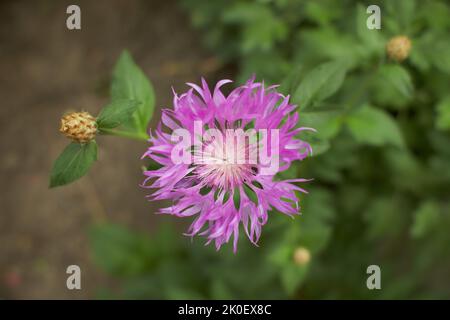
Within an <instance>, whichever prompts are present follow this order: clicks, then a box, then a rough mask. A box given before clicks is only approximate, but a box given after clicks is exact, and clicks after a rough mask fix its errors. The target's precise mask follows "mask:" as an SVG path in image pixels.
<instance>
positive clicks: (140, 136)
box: [100, 129, 148, 141]
mask: <svg viewBox="0 0 450 320" xmlns="http://www.w3.org/2000/svg"><path fill="white" fill-rule="evenodd" d="M100 132H101V133H104V134H110V135H113V136H119V137H124V138H129V139H135V140H140V141H147V140H148V135H146V134H145V133H141V132H131V131H121V130H114V129H101V130H100Z"/></svg>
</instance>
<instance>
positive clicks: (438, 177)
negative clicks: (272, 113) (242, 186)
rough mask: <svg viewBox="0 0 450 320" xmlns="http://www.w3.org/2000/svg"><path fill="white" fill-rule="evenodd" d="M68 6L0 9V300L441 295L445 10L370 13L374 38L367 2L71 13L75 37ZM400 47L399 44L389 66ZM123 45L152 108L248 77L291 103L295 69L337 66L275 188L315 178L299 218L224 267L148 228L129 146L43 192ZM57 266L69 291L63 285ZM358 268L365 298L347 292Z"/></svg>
mask: <svg viewBox="0 0 450 320" xmlns="http://www.w3.org/2000/svg"><path fill="white" fill-rule="evenodd" d="M70 4H75V3H74V2H72V1H50V0H39V1H20V0H18V1H12V0H3V1H0V15H1V18H2V19H1V21H0V95H1V98H2V106H1V107H0V124H1V125H0V130H1V138H0V141H1V144H0V146H1V164H0V172H1V177H2V182H3V184H2V189H3V190H1V192H0V194H1V195H0V199H1V202H0V203H1V205H2V210H1V211H2V212H1V213H0V298H7V299H23V298H27V299H39V298H42V299H48V298H53V299H54V298H64V299H80V298H92V299H94V298H125V299H128V298H137V299H144V298H150V299H152V298H158V299H177V298H191V299H229V298H236V299H239V298H246V299H265V298H274V299H330V298H342V299H409V298H418V299H431V298H434V299H448V298H450V249H449V245H450V233H449V232H448V230H449V227H450V207H449V205H450V204H449V201H450V197H449V195H450V191H449V190H450V133H449V130H450V93H449V83H450V81H449V80H450V4H448V2H446V1H438V0H424V1H414V0H398V1H376V4H377V5H379V6H380V8H381V26H382V29H381V30H368V29H367V28H366V19H367V18H368V16H369V14H367V13H366V8H367V7H368V5H369V4H375V3H374V2H373V1H370V2H364V1H352V0H344V1H339V2H338V1H333V0H316V1H306V0H256V1H245V0H215V1H209V0H169V1H143V0H132V1H131V0H130V1H125V0H123V1H119V0H110V1H106V0H101V1H76V4H77V5H79V6H80V8H81V25H82V29H81V30H78V31H77V30H74V31H70V30H68V29H67V28H66V18H67V16H68V15H67V14H66V8H67V6H68V5H70ZM399 35H404V36H407V37H408V38H409V39H410V41H411V43H412V47H411V50H409V51H408V52H407V53H406V55H405V57H403V58H402V59H394V57H393V56H392V55H391V56H388V55H387V54H386V52H385V47H386V44H387V43H388V41H389V40H390V39H391V38H392V37H395V36H399ZM123 49H128V50H129V51H130V53H131V54H132V55H133V57H134V59H135V61H136V63H137V64H138V65H139V66H140V67H141V68H142V70H143V71H144V72H145V74H146V75H147V76H148V77H149V79H150V80H151V81H152V83H153V86H154V88H155V91H156V106H157V107H158V108H162V107H170V106H171V101H172V91H171V87H172V86H173V87H174V88H175V90H176V91H177V92H182V91H183V90H185V88H186V86H185V85H184V83H185V82H198V81H199V80H200V77H201V76H204V77H205V78H206V79H207V81H208V83H209V84H210V85H213V84H214V83H215V82H216V81H217V80H218V79H222V78H230V79H235V80H236V82H237V83H238V84H239V83H242V82H243V81H244V80H245V79H246V78H248V77H249V76H250V75H251V74H256V75H257V78H258V80H264V81H265V82H266V83H277V84H282V86H281V88H280V90H281V91H283V92H284V93H286V94H291V95H292V97H293V100H294V101H295V99H296V95H297V94H298V90H297V88H298V86H299V84H300V83H301V82H302V80H303V79H304V78H305V75H307V74H308V73H309V72H310V71H311V70H313V69H314V68H315V67H317V66H318V65H320V64H321V63H324V62H328V61H336V60H339V61H345V62H346V63H347V64H348V65H349V70H348V72H347V74H346V77H345V79H344V80H343V83H342V86H341V87H340V88H339V89H338V90H337V92H336V94H334V95H333V96H331V97H330V98H328V99H327V100H326V101H325V102H323V103H321V104H320V105H317V106H315V108H314V109H313V110H312V111H311V110H310V111H305V112H301V113H300V123H301V125H305V126H312V127H314V128H316V129H318V131H319V132H318V134H317V135H315V136H314V137H305V139H309V141H310V142H311V143H312V144H313V148H314V151H315V155H314V157H311V158H309V159H307V160H305V161H303V162H302V163H298V164H296V165H295V166H293V167H291V168H290V169H289V171H288V172H284V173H282V174H281V177H282V178H287V177H289V178H292V177H304V178H314V181H313V182H312V183H309V184H308V185H307V186H306V189H308V191H309V192H310V193H309V194H308V195H307V196H304V197H302V200H301V204H302V212H303V215H302V216H299V217H297V218H296V219H295V220H292V219H290V218H288V217H286V216H284V215H282V214H280V213H278V212H273V213H272V214H271V215H270V218H269V222H268V224H267V225H266V226H265V228H264V229H263V233H262V237H261V241H260V246H259V247H254V246H253V245H251V244H249V243H248V241H247V240H246V239H245V238H244V236H241V238H240V243H239V250H238V253H237V254H233V252H232V248H230V246H225V247H223V248H222V249H221V251H220V252H216V251H215V249H214V248H213V247H212V246H208V247H205V246H203V244H204V239H201V238H195V239H194V240H193V241H190V239H189V238H186V237H185V236H183V235H182V232H183V230H185V228H186V227H187V226H188V225H189V222H190V221H188V220H186V221H182V220H180V219H175V218H172V217H168V216H161V215H154V213H155V212H156V210H157V208H158V206H162V205H164V204H161V203H151V202H147V201H146V200H145V197H144V196H145V194H146V191H145V190H142V189H141V188H140V187H139V186H138V184H139V183H140V182H141V180H142V174H141V167H142V165H143V163H142V161H141V160H140V156H141V155H142V153H143V152H144V151H145V148H146V145H145V143H141V142H137V141H131V140H126V139H121V138H116V137H100V138H99V139H98V140H97V142H98V144H99V161H98V162H97V163H96V164H95V165H94V166H93V168H92V169H91V171H90V173H89V174H88V175H87V176H85V177H83V178H82V179H80V180H78V181H77V182H75V183H73V184H70V185H68V186H64V187H60V188H56V189H52V190H50V189H48V178H49V172H50V169H51V166H52V163H53V161H54V160H55V159H56V157H57V156H58V154H59V153H60V152H61V151H62V149H63V148H64V146H65V145H66V144H67V140H66V139H65V138H64V137H63V136H62V135H60V134H59V133H58V127H59V119H60V117H61V115H62V114H64V113H65V112H66V111H69V110H80V109H82V110H87V111H89V112H91V113H92V114H96V113H97V112H98V111H99V110H100V108H101V107H102V106H103V105H104V104H105V103H106V102H107V100H108V88H109V82H110V79H111V72H112V69H113V66H114V63H115V61H116V60H117V58H118V56H119V55H120V53H121V52H122V50H123ZM404 49H405V48H403V49H402V48H400V49H399V50H404ZM395 60H398V61H395ZM298 104H299V105H300V106H301V101H298ZM158 120H159V113H158V112H156V113H155V115H154V116H153V119H152V121H151V124H150V127H152V126H154V125H155V124H156V123H157V121H158ZM241 234H242V233H241ZM72 264H75V265H79V266H80V268H81V271H82V278H81V283H82V289H81V290H68V289H67V287H66V279H67V276H68V275H67V274H66V268H67V266H69V265H72ZM373 264H374V265H378V266H380V268H381V290H368V288H367V286H366V280H367V277H368V274H367V273H366V270H367V267H368V266H369V265H373Z"/></svg>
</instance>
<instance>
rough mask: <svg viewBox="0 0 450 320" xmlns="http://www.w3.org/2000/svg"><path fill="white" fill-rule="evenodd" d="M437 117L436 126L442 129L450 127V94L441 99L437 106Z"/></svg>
mask: <svg viewBox="0 0 450 320" xmlns="http://www.w3.org/2000/svg"><path fill="white" fill-rule="evenodd" d="M436 110H437V118H436V128H438V129H440V130H448V129H450V96H447V97H446V98H445V99H443V100H441V102H439V104H438V105H437V107H436Z"/></svg>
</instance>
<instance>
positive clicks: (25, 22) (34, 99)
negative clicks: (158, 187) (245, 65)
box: [0, 0, 226, 299]
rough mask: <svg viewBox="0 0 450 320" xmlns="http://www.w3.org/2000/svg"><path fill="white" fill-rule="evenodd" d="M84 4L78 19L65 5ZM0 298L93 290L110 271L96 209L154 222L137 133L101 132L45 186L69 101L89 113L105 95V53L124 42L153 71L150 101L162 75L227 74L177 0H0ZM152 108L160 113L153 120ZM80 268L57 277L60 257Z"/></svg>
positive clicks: (112, 57)
mask: <svg viewBox="0 0 450 320" xmlns="http://www.w3.org/2000/svg"><path fill="white" fill-rule="evenodd" d="M69 4H78V5H79V6H80V8H81V24H82V29H81V30H74V31H71V30H68V29H67V28H66V18H67V16H68V15H67V14H66V8H67V6H68V5H69ZM0 16H1V21H0V96H1V106H0V132H1V135H0V141H1V144H0V148H1V156H0V159H1V162H0V175H1V181H2V184H1V188H2V190H1V193H0V194H1V195H0V204H1V212H0V299H1V298H3V299H4V298H6V299H49V298H50V299H54V298H62V299H80V298H95V293H96V290H97V289H98V288H99V287H101V286H103V285H104V284H106V283H109V282H111V281H113V280H112V279H109V278H108V277H107V276H106V275H104V274H103V273H102V271H101V270H99V268H97V267H96V266H95V265H93V263H92V259H91V257H90V251H89V244H88V239H87V230H88V228H89V226H90V225H91V224H92V223H94V222H95V221H97V220H98V219H103V218H106V219H108V220H111V221H114V222H117V223H121V224H124V225H127V226H130V227H131V228H133V229H135V230H141V231H144V232H151V230H152V229H153V228H154V225H155V224H156V223H157V222H158V221H159V219H166V220H167V219H170V218H167V217H161V216H154V215H153V212H154V211H155V204H151V203H148V202H147V201H146V200H145V198H144V195H145V191H144V190H141V189H140V188H139V187H138V184H139V183H140V181H141V179H142V175H141V172H140V167H141V165H142V162H141V160H140V156H141V154H142V153H143V152H144V150H145V147H146V145H145V143H142V142H138V141H131V140H126V139H122V138H115V137H100V138H99V139H98V144H99V161H98V162H97V163H96V164H95V165H94V167H93V168H92V169H91V172H90V173H89V174H88V176H86V177H84V178H82V179H81V180H79V181H77V182H75V183H73V184H71V185H69V186H65V187H62V188H56V189H52V190H50V189H48V177H49V172H50V168H51V166H52V163H53V161H54V159H55V158H56V157H57V156H58V154H59V153H60V152H61V151H62V150H63V148H64V147H65V145H66V144H67V143H68V141H67V140H66V139H65V138H64V137H63V136H61V135H60V134H59V133H58V128H59V119H60V117H61V115H62V114H63V113H64V112H66V111H68V110H80V109H83V110H87V111H90V112H91V113H93V114H96V113H97V112H98V111H99V110H100V108H101V106H102V105H104V104H105V103H106V102H107V94H108V86H109V80H110V75H111V72H112V68H113V65H114V63H115V61H116V59H117V58H118V56H119V54H120V52H121V51H122V50H123V49H125V48H127V49H129V50H130V52H131V53H132V55H133V57H134V58H135V60H136V62H137V63H138V64H139V65H140V66H141V68H142V69H143V70H144V72H145V73H146V74H147V75H148V76H149V77H150V79H151V81H152V82H153V85H154V87H155V91H156V97H157V103H156V105H157V107H158V108H160V107H166V106H170V104H171V100H172V93H171V86H174V88H175V89H176V90H177V91H181V90H183V89H184V88H185V86H184V83H185V82H188V81H190V82H198V81H199V79H200V76H202V75H203V76H206V78H207V79H208V82H211V83H212V82H213V81H216V80H217V76H218V75H219V74H222V76H226V74H224V71H223V68H221V66H220V64H219V62H218V61H217V60H216V59H215V58H214V57H213V56H212V55H211V53H208V52H206V51H205V49H203V46H202V44H201V41H200V39H199V35H198V33H197V32H196V31H195V30H193V29H192V27H191V26H190V23H189V21H188V18H187V17H186V14H185V13H184V12H182V10H181V9H180V8H179V5H178V3H176V1H174V0H171V1H142V0H141V1H139V0H133V1H130V0H127V1H126V0H123V1H120V0H96V1H76V3H75V2H73V1H51V0H39V1H17V0H16V1H12V0H10V1H0ZM157 119H158V113H156V115H155V116H154V120H157ZM71 264H77V265H79V266H80V267H81V270H82V290H79V291H77V290H72V291H70V290H68V289H67V288H66V278H67V274H66V268H67V266H68V265H71Z"/></svg>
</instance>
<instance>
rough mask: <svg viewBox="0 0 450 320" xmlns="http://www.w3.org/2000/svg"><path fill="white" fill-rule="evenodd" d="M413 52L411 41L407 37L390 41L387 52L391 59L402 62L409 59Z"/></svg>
mask: <svg viewBox="0 0 450 320" xmlns="http://www.w3.org/2000/svg"><path fill="white" fill-rule="evenodd" d="M410 51H411V40H409V38H408V37H407V36H397V37H394V38H392V39H391V40H389V42H388V43H387V45H386V52H387V55H388V57H389V58H390V59H392V60H394V61H397V62H401V61H403V60H405V59H406V58H408V56H409V52H410Z"/></svg>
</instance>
